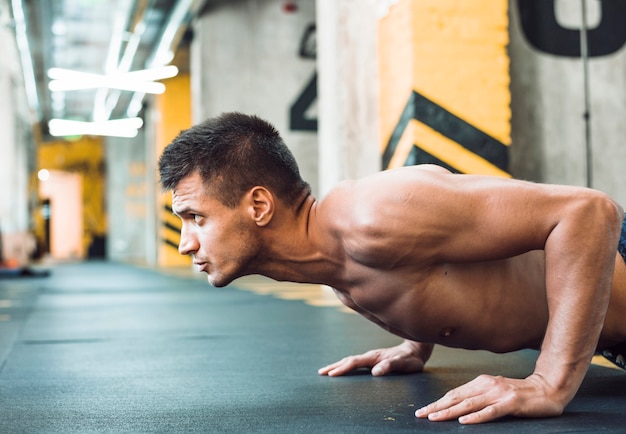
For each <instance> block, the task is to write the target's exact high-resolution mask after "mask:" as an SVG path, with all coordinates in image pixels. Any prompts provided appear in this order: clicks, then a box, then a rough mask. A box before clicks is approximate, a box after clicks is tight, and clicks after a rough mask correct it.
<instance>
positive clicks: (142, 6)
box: [10, 0, 206, 138]
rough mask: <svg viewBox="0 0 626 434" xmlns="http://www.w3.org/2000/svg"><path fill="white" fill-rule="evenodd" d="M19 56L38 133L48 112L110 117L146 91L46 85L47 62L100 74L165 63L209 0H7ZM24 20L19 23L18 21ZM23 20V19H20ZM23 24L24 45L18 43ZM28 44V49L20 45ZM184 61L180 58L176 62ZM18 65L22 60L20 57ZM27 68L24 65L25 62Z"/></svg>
mask: <svg viewBox="0 0 626 434" xmlns="http://www.w3.org/2000/svg"><path fill="white" fill-rule="evenodd" d="M10 1H11V6H12V9H13V16H14V21H15V29H16V36H17V38H18V46H19V47H20V55H21V56H22V57H24V56H27V57H29V58H30V62H27V63H31V64H32V66H30V69H31V70H32V74H29V73H28V71H25V74H24V75H25V80H26V86H27V88H29V89H30V90H31V91H32V88H33V87H34V88H35V89H36V92H32V93H31V95H29V102H30V105H31V108H32V109H33V110H34V111H35V112H36V115H37V118H38V120H39V125H41V130H42V135H43V136H44V138H46V136H48V134H49V131H48V128H47V125H48V121H49V120H50V119H53V118H58V119H70V120H81V121H94V120H112V119H122V118H126V117H132V116H136V115H138V114H140V113H141V108H142V102H143V100H144V95H143V94H142V93H137V92H133V91H120V90H115V89H110V88H98V89H83V90H68V91H57V92H51V91H50V90H49V88H48V85H49V83H50V81H51V80H50V77H49V70H50V68H63V69H68V70H73V71H81V72H87V73H94V74H100V75H110V74H116V73H118V74H119V73H125V72H129V71H137V70H142V69H149V68H153V67H157V66H163V65H167V64H169V63H173V64H175V63H178V65H177V66H179V69H185V68H186V67H187V66H186V65H185V64H184V63H185V62H181V61H180V58H176V59H173V58H172V53H173V52H180V51H181V50H177V49H178V48H184V46H185V45H186V44H188V41H189V39H190V32H189V31H188V25H189V23H190V21H191V19H192V18H193V17H194V16H195V15H196V14H198V13H199V12H200V10H201V9H202V8H203V7H204V4H205V3H206V0H10ZM20 21H21V22H20ZM21 24H23V26H20V25H21ZM20 29H24V30H23V33H24V34H25V35H26V38H23V39H26V40H27V50H25V49H24V44H22V45H20V40H19V37H20V35H19V33H20ZM25 51H27V53H26V52H25ZM181 63H182V64H181ZM22 64H23V65H25V63H24V59H22ZM27 67H28V65H27Z"/></svg>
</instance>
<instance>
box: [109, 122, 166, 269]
mask: <svg viewBox="0 0 626 434" xmlns="http://www.w3.org/2000/svg"><path fill="white" fill-rule="evenodd" d="M147 143H149V142H148V141H147V140H146V136H145V130H143V129H142V130H140V133H139V134H138V135H137V137H135V138H133V139H128V138H114V137H109V138H107V140H106V145H105V155H106V162H107V176H106V192H107V194H106V203H107V215H108V236H107V258H108V259H112V260H115V261H122V262H133V263H141V264H145V263H150V259H151V258H153V255H154V253H153V252H154V239H155V238H156V228H155V224H154V219H155V211H154V210H153V209H154V204H153V201H154V175H153V165H152V164H150V162H151V161H153V156H152V155H151V153H150V152H148V149H150V147H149V146H147V145H146V144H147Z"/></svg>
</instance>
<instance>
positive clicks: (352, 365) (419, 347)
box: [318, 288, 434, 377]
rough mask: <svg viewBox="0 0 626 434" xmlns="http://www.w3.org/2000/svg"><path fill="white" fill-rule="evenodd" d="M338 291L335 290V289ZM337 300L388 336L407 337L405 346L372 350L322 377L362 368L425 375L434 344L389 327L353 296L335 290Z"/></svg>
mask: <svg viewBox="0 0 626 434" xmlns="http://www.w3.org/2000/svg"><path fill="white" fill-rule="evenodd" d="M333 289H334V288H333ZM334 291H335V294H337V298H339V300H341V302H342V303H343V304H345V305H346V306H347V307H349V308H350V309H352V310H354V311H356V312H358V313H359V314H361V315H362V316H364V317H365V318H367V319H369V320H370V321H372V322H373V323H375V324H377V325H378V326H380V327H381V328H383V329H385V330H387V331H388V332H390V333H392V334H394V335H397V336H402V337H404V338H405V339H404V342H402V343H401V344H399V345H396V346H395V347H391V348H381V349H377V350H370V351H368V352H366V353H363V354H359V355H354V356H348V357H344V358H343V359H341V360H339V361H337V362H335V363H332V364H330V365H328V366H325V367H323V368H321V369H320V370H319V371H318V373H319V374H320V375H328V376H330V377H337V376H341V375H344V374H347V373H349V372H351V371H354V370H356V369H361V368H370V369H371V370H372V375H374V376H382V375H387V374H391V373H402V374H410V373H414V372H421V371H422V370H423V369H424V365H425V364H426V362H427V361H428V359H429V358H430V355H431V354H432V352H433V347H434V345H433V344H428V343H423V342H415V341H412V340H410V339H408V338H407V337H405V336H404V335H403V333H400V332H398V331H396V330H394V329H392V328H391V327H389V326H388V325H387V324H385V323H383V322H382V321H380V320H379V319H378V318H377V317H376V316H375V315H372V314H371V313H370V312H367V311H365V310H363V309H362V308H360V307H359V306H358V305H357V304H356V303H354V301H353V300H352V298H351V297H350V296H348V295H347V294H344V293H343V292H341V291H338V290H336V289H334Z"/></svg>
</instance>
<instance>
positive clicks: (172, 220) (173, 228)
mask: <svg viewBox="0 0 626 434" xmlns="http://www.w3.org/2000/svg"><path fill="white" fill-rule="evenodd" d="M161 226H162V227H163V236H162V240H163V243H164V244H165V245H166V246H168V247H170V248H172V249H176V251H178V244H179V243H180V229H181V225H180V221H179V220H178V219H177V218H176V216H175V215H174V214H173V210H172V207H171V206H170V205H168V204H165V205H164V206H163V218H162V220H161Z"/></svg>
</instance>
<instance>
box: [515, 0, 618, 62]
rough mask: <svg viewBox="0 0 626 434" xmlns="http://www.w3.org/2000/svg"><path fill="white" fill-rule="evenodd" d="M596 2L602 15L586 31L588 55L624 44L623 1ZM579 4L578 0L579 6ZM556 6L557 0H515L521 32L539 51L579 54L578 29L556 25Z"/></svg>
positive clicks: (601, 0)
mask: <svg viewBox="0 0 626 434" xmlns="http://www.w3.org/2000/svg"><path fill="white" fill-rule="evenodd" d="M568 1H569V0H568ZM588 1H592V0H588ZM596 1H598V2H599V7H600V13H601V17H600V22H599V23H598V24H597V25H595V26H594V27H593V28H589V29H588V30H587V41H588V55H589V57H597V56H606V55H609V54H612V53H615V52H616V51H619V50H620V49H621V48H622V47H623V46H624V44H626V1H624V0H596ZM582 4H583V3H582V0H581V2H580V5H581V8H582ZM556 7H557V0H517V8H518V11H519V16H520V21H521V24H522V32H523V33H524V36H525V37H526V39H527V40H528V42H529V43H530V45H532V46H533V47H534V48H535V49H537V50H539V51H543V52H545V53H548V54H552V55H555V56H565V57H580V56H581V48H580V33H581V32H580V30H576V29H570V28H566V27H563V26H562V25H561V24H559V22H558V20H557V13H556Z"/></svg>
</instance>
